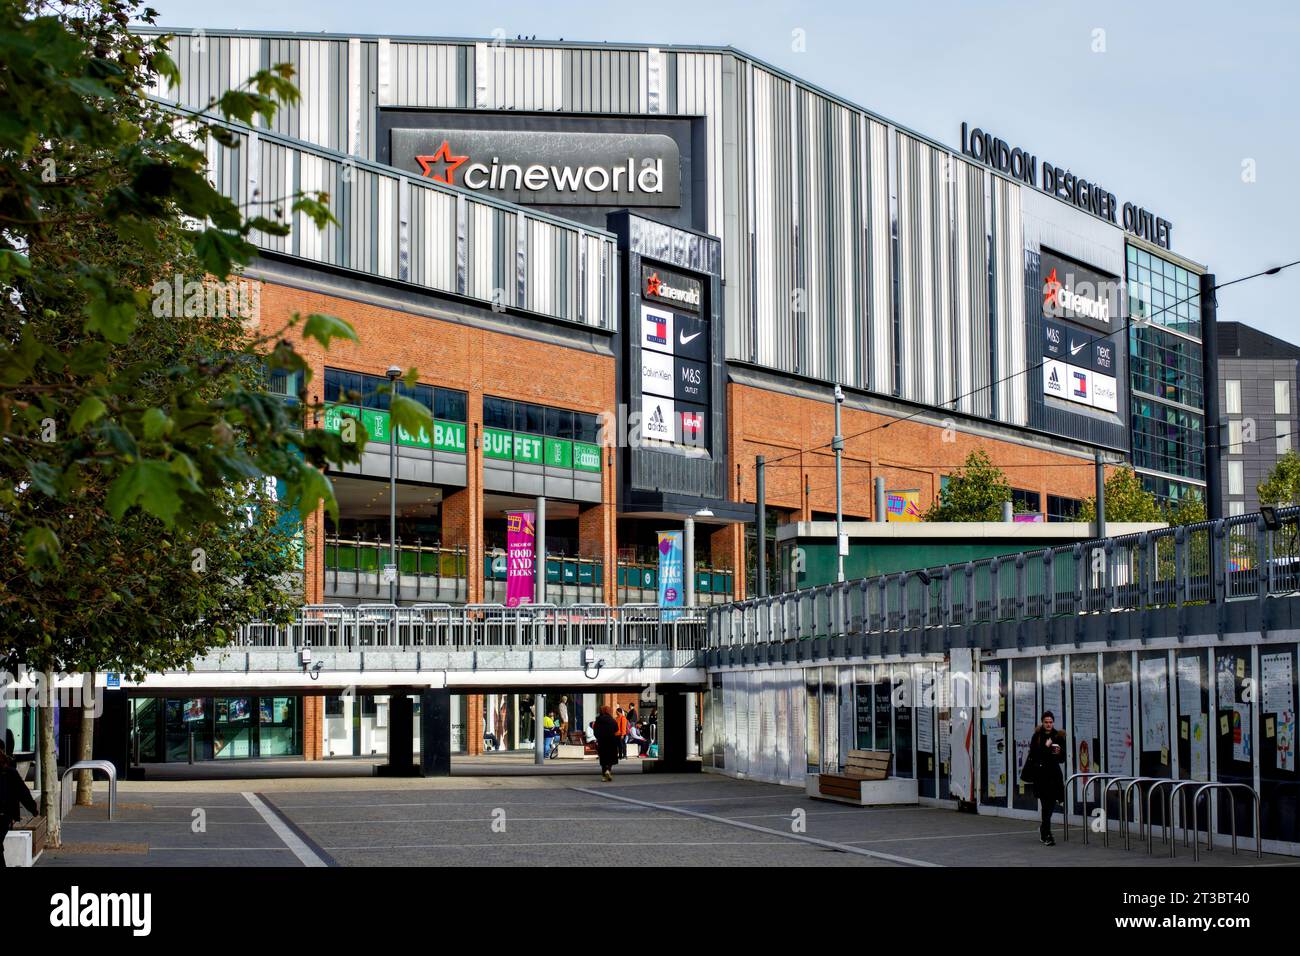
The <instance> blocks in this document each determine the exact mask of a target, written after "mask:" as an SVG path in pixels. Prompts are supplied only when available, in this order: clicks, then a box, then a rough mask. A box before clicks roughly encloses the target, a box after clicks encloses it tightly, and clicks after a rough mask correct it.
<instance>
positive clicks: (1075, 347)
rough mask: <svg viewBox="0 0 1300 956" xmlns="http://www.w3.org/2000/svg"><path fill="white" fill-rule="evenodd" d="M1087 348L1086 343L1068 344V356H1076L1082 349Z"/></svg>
mask: <svg viewBox="0 0 1300 956" xmlns="http://www.w3.org/2000/svg"><path fill="white" fill-rule="evenodd" d="M1087 347H1088V343H1087V342H1083V343H1081V344H1079V345H1075V344H1073V343H1071V344H1070V354H1071V355H1078V354H1079V353H1080V352H1082V351H1083V350H1084V349H1086V348H1087Z"/></svg>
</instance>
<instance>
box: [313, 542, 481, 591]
mask: <svg viewBox="0 0 1300 956" xmlns="http://www.w3.org/2000/svg"><path fill="white" fill-rule="evenodd" d="M389 554H390V551H389V547H388V542H387V541H384V540H383V539H381V538H379V537H375V538H362V537H360V536H357V537H353V538H339V537H335V536H329V537H326V539H325V596H326V597H352V598H365V597H370V598H372V599H375V600H385V599H387V597H388V591H389V586H388V585H387V584H385V583H384V582H383V567H384V565H386V564H387V563H388V561H389ZM397 561H398V568H399V571H400V573H399V574H398V578H397V597H398V599H399V600H412V599H413V600H415V601H443V600H455V601H463V600H465V599H466V598H467V597H468V595H469V584H468V582H469V552H468V551H467V549H465V548H445V547H442V546H441V545H437V544H435V545H426V544H424V543H423V542H422V541H421V540H420V539H418V538H417V539H416V541H415V543H414V544H407V543H404V542H403V541H402V540H401V539H400V538H399V539H398V541H397Z"/></svg>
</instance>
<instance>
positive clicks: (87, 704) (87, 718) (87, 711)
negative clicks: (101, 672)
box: [77, 671, 95, 807]
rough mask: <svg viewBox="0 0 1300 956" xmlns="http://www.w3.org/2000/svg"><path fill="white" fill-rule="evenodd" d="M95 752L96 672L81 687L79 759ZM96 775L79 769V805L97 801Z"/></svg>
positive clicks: (90, 674) (87, 757) (88, 805)
mask: <svg viewBox="0 0 1300 956" xmlns="http://www.w3.org/2000/svg"><path fill="white" fill-rule="evenodd" d="M94 753H95V672H94V671H91V672H90V673H89V674H87V675H86V676H85V680H84V681H83V686H82V689H81V729H80V732H79V736H78V740H77V759H78V760H90V759H91V758H92V757H93V756H94ZM94 780H95V775H94V774H93V773H91V772H90V771H89V770H78V771H77V806H79V807H90V806H94V803H95V790H94Z"/></svg>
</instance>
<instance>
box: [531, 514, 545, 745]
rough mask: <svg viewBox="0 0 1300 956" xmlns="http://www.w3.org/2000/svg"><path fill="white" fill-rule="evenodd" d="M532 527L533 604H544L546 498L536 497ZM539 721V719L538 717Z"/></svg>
mask: <svg viewBox="0 0 1300 956" xmlns="http://www.w3.org/2000/svg"><path fill="white" fill-rule="evenodd" d="M534 511H535V513H534V515H533V522H534V525H533V527H534V528H535V530H536V533H537V536H536V538H535V539H534V541H533V602H534V603H536V604H545V603H546V498H545V497H543V496H541V495H538V496H537V504H536V506H535V508H534ZM539 719H540V717H539Z"/></svg>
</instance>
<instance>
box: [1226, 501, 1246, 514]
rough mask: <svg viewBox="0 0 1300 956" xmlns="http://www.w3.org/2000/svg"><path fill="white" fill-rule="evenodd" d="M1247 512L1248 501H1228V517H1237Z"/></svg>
mask: <svg viewBox="0 0 1300 956" xmlns="http://www.w3.org/2000/svg"><path fill="white" fill-rule="evenodd" d="M1245 513H1246V502H1244V501H1229V502H1228V517H1229V518H1235V517H1236V516H1237V515H1244V514H1245Z"/></svg>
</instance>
